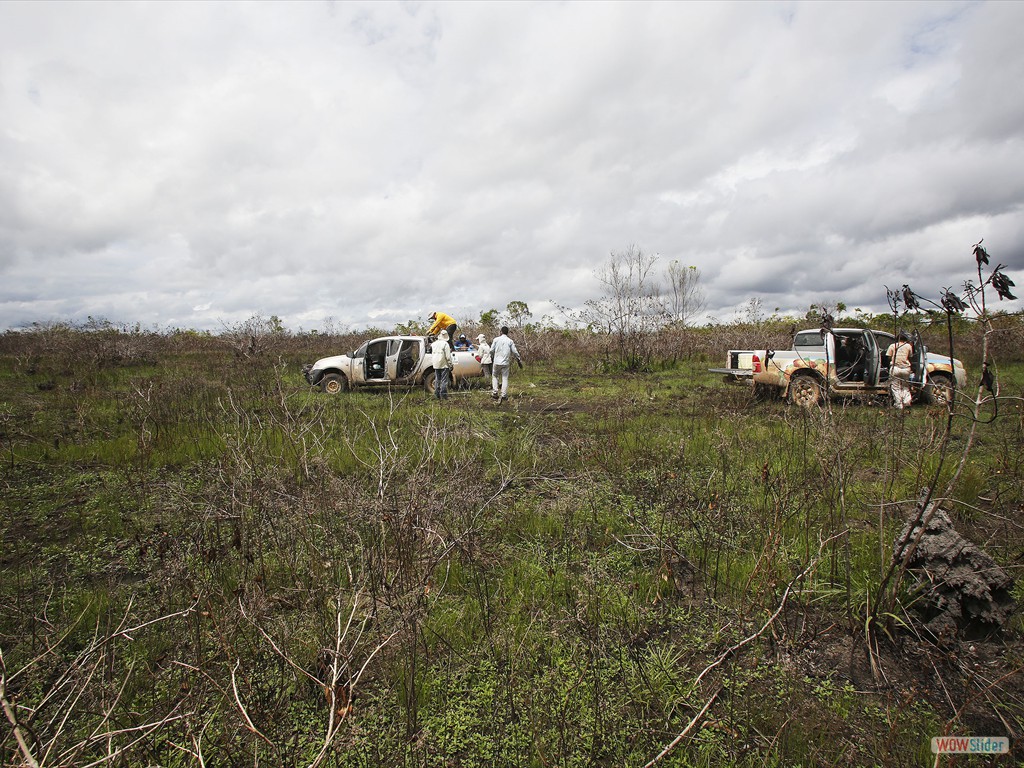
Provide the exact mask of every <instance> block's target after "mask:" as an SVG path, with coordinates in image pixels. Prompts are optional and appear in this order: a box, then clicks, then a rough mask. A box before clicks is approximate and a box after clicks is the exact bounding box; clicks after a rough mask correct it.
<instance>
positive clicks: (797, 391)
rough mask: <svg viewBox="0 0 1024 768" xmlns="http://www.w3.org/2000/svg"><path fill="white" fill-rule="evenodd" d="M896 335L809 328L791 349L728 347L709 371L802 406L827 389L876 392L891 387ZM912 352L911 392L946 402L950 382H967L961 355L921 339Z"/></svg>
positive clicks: (846, 393)
mask: <svg viewBox="0 0 1024 768" xmlns="http://www.w3.org/2000/svg"><path fill="white" fill-rule="evenodd" d="M894 340H895V337H894V336H893V334H891V333H886V332H885V331H874V330H870V329H866V328H836V329H833V330H831V331H825V330H820V329H812V330H806V331H800V332H799V333H797V334H796V337H795V338H794V339H793V349H792V350H791V351H781V352H780V351H773V350H730V351H729V359H728V360H727V362H728V363H729V366H728V367H727V368H713V369H711V370H712V372H714V373H722V374H725V375H726V377H727V378H730V379H732V380H736V381H744V380H746V381H751V382H753V384H754V387H755V390H757V391H758V392H760V393H762V394H763V393H774V394H777V395H779V396H781V397H785V398H788V400H789V401H790V402H792V403H797V404H800V405H815V404H817V403H819V402H821V400H822V399H823V398H824V397H825V394H826V393H828V394H829V395H831V396H839V397H841V396H856V395H878V394H884V393H886V392H888V390H889V363H890V361H889V358H888V356H887V355H886V350H887V349H888V348H889V345H890V344H892V343H893V341H894ZM914 353H915V354H914V359H913V360H912V365H913V373H912V375H911V381H910V383H911V386H912V387H913V388H914V390H915V397H923V398H925V399H927V400H928V401H930V402H933V403H947V402H949V400H950V398H951V396H952V392H953V388H954V387H963V386H965V385H966V383H967V372H966V370H965V369H964V365H963V363H962V362H961V361H960V360H957V359H956V358H953V359H950V358H949V357H947V356H945V355H934V354H932V353H930V352H928V349H927V347H925V345H924V344H923V343H921V341H920V339H917V340H916V341H915V344H914ZM748 356H749V357H748ZM747 365H749V373H747V369H746V366H747Z"/></svg>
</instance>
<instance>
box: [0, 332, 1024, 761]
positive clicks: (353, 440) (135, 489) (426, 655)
mask: <svg viewBox="0 0 1024 768" xmlns="http://www.w3.org/2000/svg"><path fill="white" fill-rule="evenodd" d="M792 330H793V329H792V327H789V326H785V325H784V324H776V325H775V326H765V325H763V324H759V325H749V324H748V325H743V324H736V325H730V326H717V327H713V328H700V329H694V328H685V327H682V328H675V329H672V328H668V329H663V330H661V331H659V337H658V338H657V340H656V343H655V344H654V345H653V347H652V349H654V350H656V354H653V355H652V356H651V358H650V361H649V362H650V364H649V365H645V366H644V368H645V370H642V371H637V372H625V371H623V370H621V368H620V367H617V366H616V355H615V350H614V347H612V346H609V345H607V344H605V343H603V342H602V341H601V340H600V339H599V338H598V337H596V336H595V335H593V334H592V333H589V332H583V331H579V332H577V331H564V330H563V331H559V330H557V329H533V330H531V331H530V332H529V333H528V334H526V335H524V334H523V333H520V334H519V335H518V336H517V337H516V341H517V343H518V344H519V348H520V351H521V352H522V354H523V357H524V360H525V361H526V368H525V370H524V371H522V372H518V371H517V372H516V373H515V375H514V376H513V378H512V382H511V386H510V390H511V399H510V401H509V402H508V403H505V404H502V405H500V406H497V405H495V404H494V403H493V402H492V401H491V399H490V397H489V396H488V391H487V390H486V389H485V388H483V387H481V386H479V385H478V386H476V387H472V388H469V389H463V390H457V391H456V392H454V393H453V394H452V396H451V398H450V399H449V401H448V402H446V403H443V404H442V403H438V402H436V401H434V400H431V399H430V398H429V397H428V396H427V395H426V394H425V393H424V391H423V390H422V389H402V388H394V389H376V390H372V389H371V390H360V391H355V392H348V393H343V394H341V395H338V396H328V395H325V394H323V393H320V392H317V391H312V390H310V389H309V388H308V386H307V385H306V383H305V381H304V380H303V378H302V375H301V366H302V365H303V364H304V363H308V362H312V361H313V360H315V359H317V358H319V357H322V356H325V355H327V354H336V353H340V352H346V351H349V350H351V349H354V348H355V346H356V344H357V343H358V340H363V339H365V338H366V337H360V338H359V339H358V340H357V339H356V338H354V337H351V336H347V337H340V336H331V335H326V334H319V335H296V334H291V333H288V332H287V331H283V330H281V329H277V330H274V331H272V332H269V333H266V334H263V335H259V336H255V335H254V336H252V337H251V338H249V339H248V340H246V339H244V338H243V339H240V338H239V337H238V335H237V334H230V333H224V334H220V335H207V334H198V333H193V332H181V331H176V332H168V333H150V332H145V331H141V330H139V329H138V328H130V327H129V328H121V327H115V326H111V325H110V324H105V323H94V324H92V325H90V326H88V327H71V326H67V325H59V324H55V325H47V326H36V327H33V328H31V329H27V330H25V331H21V332H8V333H6V334H4V335H2V336H0V497H2V498H0V527H2V548H0V652H2V667H0V672H2V677H0V701H2V706H3V713H2V718H0V720H2V722H3V723H4V726H3V727H2V728H0V750H2V752H0V754H2V760H3V764H4V765H7V766H29V765H31V766H91V765H112V766H266V767H267V768H276V767H277V766H318V765H322V766H338V767H339V768H340V767H342V766H346V767H347V766H423V767H424V768H426V767H431V768H432V767H434V766H437V767H439V768H440V767H441V766H462V767H466V768H469V767H470V766H477V767H479V768H485V767H488V766H524V767H525V766H531V767H534V766H536V767H538V768H540V767H542V766H564V767H566V768H567V767H569V766H636V767H640V766H648V765H662V766H709V767H711V766H715V767H718V766H745V767H746V766H749V767H750V768H753V767H755V766H758V767H760V766H787V767H791V766H875V765H878V766H926V765H927V766H931V765H936V764H940V763H938V762H936V756H935V755H933V754H932V753H931V751H930V744H931V738H932V737H933V736H941V735H944V734H947V735H974V736H1010V737H1011V749H1012V753H1011V754H1010V755H1004V756H1001V757H998V758H992V757H989V758H979V757H957V758H953V757H946V756H942V757H941V765H979V766H980V765H990V764H998V765H1020V764H1022V761H1024V751H1022V750H1024V742H1021V741H1020V739H1021V738H1024V624H1022V621H1021V618H1020V613H1019V612H1017V613H1014V614H1013V615H1012V617H1011V619H1010V620H1009V621H1008V622H1007V623H1006V624H1005V625H1004V626H1003V627H1002V628H995V627H989V626H984V625H978V624H974V625H965V626H963V627H962V628H961V629H960V631H959V632H958V633H956V634H952V635H944V636H935V635H934V634H933V633H930V632H928V631H926V630H925V629H924V628H923V622H924V621H925V620H926V619H927V618H928V617H927V616H925V615H923V614H922V612H921V610H920V608H921V604H920V600H919V593H918V592H917V588H916V586H915V585H916V583H917V582H916V581H915V580H914V579H913V578H911V577H910V574H904V573H902V571H901V569H900V568H899V567H897V568H895V569H894V567H893V544H894V540H895V539H896V537H897V535H898V533H899V531H900V529H901V528H902V527H903V526H904V524H905V523H906V521H907V520H908V519H910V518H911V517H913V515H914V514H915V510H916V504H917V500H918V499H919V497H920V494H921V490H922V487H925V486H928V487H930V488H931V489H932V498H933V500H938V501H939V502H940V506H941V507H942V509H943V510H945V511H946V512H948V514H949V515H950V516H951V518H952V519H953V520H954V522H955V524H956V526H957V529H958V530H959V532H960V533H962V534H963V535H964V536H965V537H966V538H968V539H969V540H971V541H973V542H974V543H976V544H978V545H979V546H981V547H982V548H983V549H984V550H985V551H986V552H988V554H989V555H991V556H992V558H994V560H995V561H996V563H998V564H999V565H1000V566H1001V567H1002V568H1003V569H1005V570H1006V572H1008V573H1009V574H1010V575H1012V576H1014V577H1016V578H1017V586H1016V587H1015V588H1014V597H1015V598H1016V599H1017V601H1018V604H1019V603H1020V601H1021V598H1024V593H1022V590H1021V587H1020V582H1021V579H1020V574H1021V569H1022V566H1024V515H1022V504H1024V498H1022V496H1024V450H1022V447H1024V410H1022V403H1024V355H1022V350H1024V324H1022V323H1021V319H1020V318H1019V317H1015V316H1005V317H1003V318H1001V319H1000V322H999V323H997V324H996V325H995V326H994V327H993V328H991V329H989V332H988V333H987V334H984V333H982V331H981V330H980V329H979V328H978V327H976V326H970V325H967V324H965V325H963V326H962V327H960V326H958V327H956V328H955V329H954V330H955V334H954V336H955V340H956V345H957V346H956V349H955V353H956V356H958V357H960V358H962V359H963V360H964V361H965V363H966V365H967V368H968V374H969V387H968V390H967V391H965V392H961V393H959V394H958V396H957V401H956V402H955V403H954V405H953V413H952V418H950V414H949V412H948V410H947V408H946V407H945V406H927V405H919V406H915V407H914V408H912V409H910V410H907V411H903V412H900V411H897V410H895V409H893V408H891V407H890V406H889V405H888V403H885V402H879V401H864V402H833V403H831V404H829V405H826V406H824V407H821V408H816V409H812V410H805V409H801V408H796V407H792V406H790V405H787V404H786V403H784V402H781V401H778V400H768V401H762V400H757V399H755V398H754V397H753V396H752V394H751V392H750V390H749V389H748V388H745V387H740V386H727V385H725V384H724V383H722V382H721V381H719V379H718V378H717V377H716V376H714V375H712V374H709V373H708V372H707V368H708V367H714V366H720V365H722V364H723V363H724V354H725V350H726V349H728V348H730V347H739V348H752V347H759V346H764V347H771V348H776V349H785V348H788V345H789V343H790V340H791V332H792ZM923 330H924V332H925V335H926V338H927V340H928V341H929V343H930V344H931V346H932V349H933V351H940V352H941V351H944V350H945V349H946V347H945V346H944V344H945V343H946V339H947V336H948V334H947V331H946V327H945V325H941V326H938V327H935V328H931V327H925V328H924V329H923ZM983 347H984V349H983ZM982 355H985V356H986V357H987V359H988V360H989V362H990V367H989V370H990V373H992V374H993V381H994V387H993V389H994V392H989V390H987V389H986V390H979V388H978V385H979V381H980V377H981V370H980V361H981V359H982ZM994 394H998V396H999V397H998V399H994V398H993V395H994ZM978 397H982V399H983V400H984V402H983V403H982V404H981V405H980V406H978V407H975V406H974V402H975V400H976V398H978ZM897 565H898V564H897ZM904 576H905V577H904ZM986 761H987V762H986ZM993 761H994V762H993Z"/></svg>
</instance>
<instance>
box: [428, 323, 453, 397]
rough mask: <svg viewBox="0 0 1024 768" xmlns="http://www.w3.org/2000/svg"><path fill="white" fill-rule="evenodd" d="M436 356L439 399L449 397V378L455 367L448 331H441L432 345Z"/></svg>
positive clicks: (435, 390)
mask: <svg viewBox="0 0 1024 768" xmlns="http://www.w3.org/2000/svg"><path fill="white" fill-rule="evenodd" d="M430 352H431V354H433V356H434V377H435V379H434V397H436V398H437V399H438V400H447V399H448V379H449V377H450V376H451V373H452V368H454V367H455V355H454V354H452V349H451V347H450V346H448V331H441V333H440V334H438V337H437V340H436V341H434V343H432V344H431V345H430Z"/></svg>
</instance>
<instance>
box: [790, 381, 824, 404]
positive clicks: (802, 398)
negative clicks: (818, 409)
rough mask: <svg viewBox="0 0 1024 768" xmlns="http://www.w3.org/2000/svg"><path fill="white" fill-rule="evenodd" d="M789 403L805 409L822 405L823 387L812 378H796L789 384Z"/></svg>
mask: <svg viewBox="0 0 1024 768" xmlns="http://www.w3.org/2000/svg"><path fill="white" fill-rule="evenodd" d="M789 402H791V403H793V404H794V405H799V406H802V407H803V408H813V407H814V406H816V405H821V385H820V384H819V383H818V381H817V379H814V378H812V377H811V376H796V377H794V379H793V380H792V381H791V382H790V383H789Z"/></svg>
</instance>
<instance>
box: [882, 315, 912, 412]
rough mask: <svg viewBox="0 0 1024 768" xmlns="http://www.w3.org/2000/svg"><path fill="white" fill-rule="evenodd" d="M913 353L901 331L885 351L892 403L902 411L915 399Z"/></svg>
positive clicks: (907, 339) (907, 337) (907, 338)
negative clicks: (887, 359) (911, 387)
mask: <svg viewBox="0 0 1024 768" xmlns="http://www.w3.org/2000/svg"><path fill="white" fill-rule="evenodd" d="M913 352H914V347H913V345H912V344H911V343H910V337H909V336H908V335H907V334H906V332H905V331H900V334H899V336H897V337H896V341H894V342H893V343H892V344H890V345H889V348H888V349H887V350H885V354H886V355H888V356H889V389H890V390H892V402H893V405H895V406H896V407H897V408H900V409H903V408H906V407H907V406H908V405H910V403H911V400H912V399H913V393H912V392H911V391H910V372H911V365H910V356H911V355H912V354H913Z"/></svg>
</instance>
